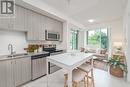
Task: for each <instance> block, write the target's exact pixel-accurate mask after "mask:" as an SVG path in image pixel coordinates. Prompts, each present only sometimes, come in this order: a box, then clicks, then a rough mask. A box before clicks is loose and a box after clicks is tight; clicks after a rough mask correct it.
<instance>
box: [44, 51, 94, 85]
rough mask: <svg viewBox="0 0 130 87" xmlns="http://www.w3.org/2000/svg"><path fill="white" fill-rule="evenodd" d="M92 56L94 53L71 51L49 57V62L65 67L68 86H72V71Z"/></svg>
mask: <svg viewBox="0 0 130 87" xmlns="http://www.w3.org/2000/svg"><path fill="white" fill-rule="evenodd" d="M92 58H93V54H92V53H83V52H69V53H63V54H58V55H54V56H49V57H47V64H48V62H50V63H53V64H55V65H57V66H59V67H61V68H62V69H64V70H65V71H66V72H67V74H68V87H72V71H73V70H74V69H75V68H76V67H79V66H80V65H82V64H83V63H85V62H86V61H88V60H89V59H92ZM47 75H48V65H47ZM47 77H48V76H47Z"/></svg>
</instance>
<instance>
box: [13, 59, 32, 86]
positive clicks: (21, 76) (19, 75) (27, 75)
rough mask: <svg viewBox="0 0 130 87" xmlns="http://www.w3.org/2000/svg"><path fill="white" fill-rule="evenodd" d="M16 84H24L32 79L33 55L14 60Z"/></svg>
mask: <svg viewBox="0 0 130 87" xmlns="http://www.w3.org/2000/svg"><path fill="white" fill-rule="evenodd" d="M14 77H15V86H19V85H22V84H24V83H26V82H28V81H30V80H31V57H25V58H20V59H15V60H14Z"/></svg>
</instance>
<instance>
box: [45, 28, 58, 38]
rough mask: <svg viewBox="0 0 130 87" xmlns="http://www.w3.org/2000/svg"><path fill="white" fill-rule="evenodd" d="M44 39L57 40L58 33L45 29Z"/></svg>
mask: <svg viewBox="0 0 130 87" xmlns="http://www.w3.org/2000/svg"><path fill="white" fill-rule="evenodd" d="M45 35H46V40H48V41H59V40H60V34H59V33H55V32H48V31H47V30H46V33H45Z"/></svg>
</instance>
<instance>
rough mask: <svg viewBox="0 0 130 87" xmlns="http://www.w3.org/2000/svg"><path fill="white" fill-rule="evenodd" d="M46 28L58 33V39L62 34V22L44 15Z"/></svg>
mask: <svg viewBox="0 0 130 87" xmlns="http://www.w3.org/2000/svg"><path fill="white" fill-rule="evenodd" d="M46 30H48V31H51V32H56V33H59V34H60V41H62V35H63V23H62V22H60V21H57V20H55V19H52V18H49V17H46Z"/></svg>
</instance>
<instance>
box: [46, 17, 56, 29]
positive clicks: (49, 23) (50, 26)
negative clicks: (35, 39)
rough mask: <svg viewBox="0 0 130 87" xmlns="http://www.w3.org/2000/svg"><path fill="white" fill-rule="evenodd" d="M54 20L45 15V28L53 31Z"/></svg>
mask: <svg viewBox="0 0 130 87" xmlns="http://www.w3.org/2000/svg"><path fill="white" fill-rule="evenodd" d="M54 28H55V20H54V19H52V18H49V17H46V30H48V31H55V30H54Z"/></svg>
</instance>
